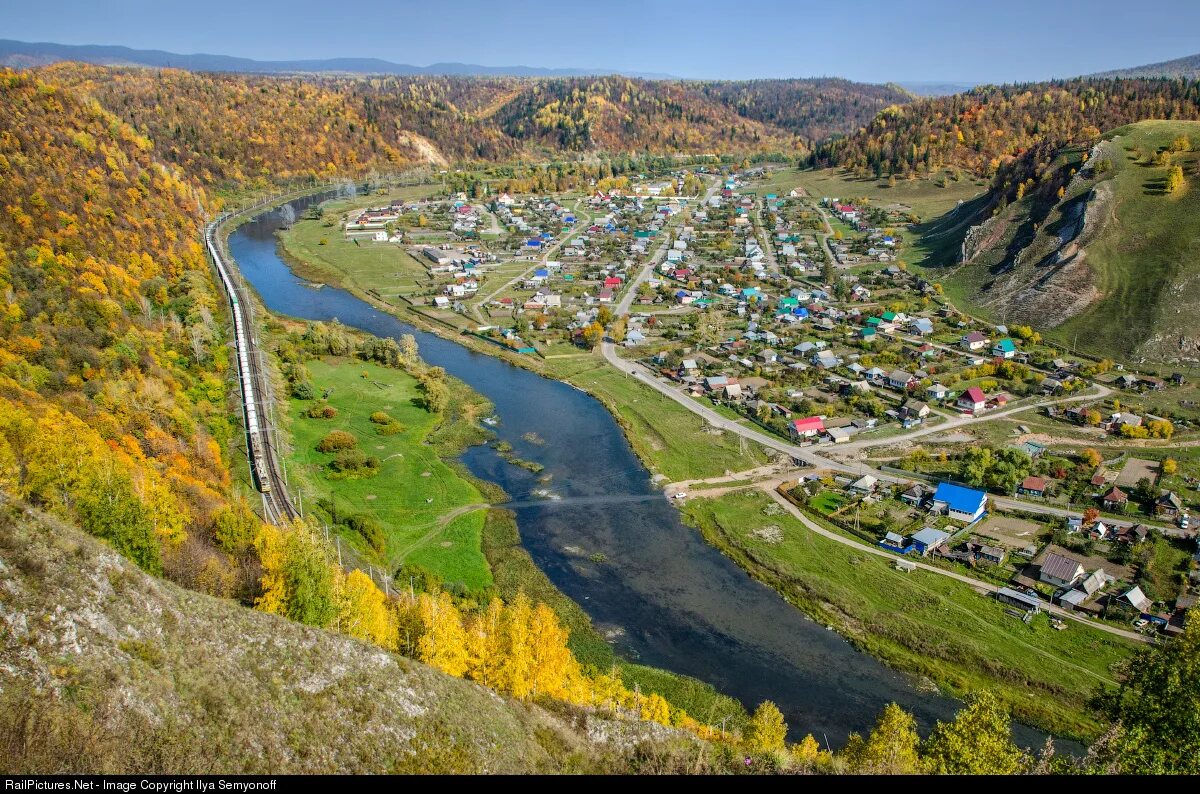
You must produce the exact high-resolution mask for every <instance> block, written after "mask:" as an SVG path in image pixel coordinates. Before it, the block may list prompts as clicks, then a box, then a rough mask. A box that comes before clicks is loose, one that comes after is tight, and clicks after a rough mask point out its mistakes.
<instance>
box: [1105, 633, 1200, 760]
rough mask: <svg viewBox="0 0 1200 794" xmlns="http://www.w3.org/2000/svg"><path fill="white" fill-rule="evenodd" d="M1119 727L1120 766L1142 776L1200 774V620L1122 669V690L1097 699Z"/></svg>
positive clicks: (1143, 651) (1116, 747) (1144, 651)
mask: <svg viewBox="0 0 1200 794" xmlns="http://www.w3.org/2000/svg"><path fill="white" fill-rule="evenodd" d="M1097 702H1098V705H1099V706H1100V708H1101V710H1102V711H1103V713H1104V714H1105V716H1107V717H1108V719H1109V720H1110V721H1112V722H1113V723H1114V724H1115V725H1118V726H1119V727H1118V729H1117V731H1116V738H1115V741H1114V748H1113V749H1114V752H1113V757H1114V759H1115V762H1116V764H1117V768H1118V769H1119V770H1120V771H1121V772H1124V773H1126V774H1137V775H1168V774H1176V775H1196V774H1200V620H1195V619H1190V620H1188V621H1187V624H1186V626H1185V628H1184V631H1183V634H1181V635H1179V636H1177V637H1175V638H1174V639H1172V640H1168V641H1167V642H1165V643H1162V644H1158V645H1153V646H1147V647H1144V648H1142V649H1141V650H1139V651H1138V652H1137V653H1136V654H1135V655H1134V657H1133V658H1132V659H1129V660H1128V661H1127V662H1126V663H1124V664H1123V665H1122V676H1121V684H1120V687H1119V688H1118V689H1117V690H1115V691H1113V692H1108V693H1102V694H1101V695H1100V696H1099V697H1098V698H1097Z"/></svg>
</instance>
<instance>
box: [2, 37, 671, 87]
mask: <svg viewBox="0 0 1200 794" xmlns="http://www.w3.org/2000/svg"><path fill="white" fill-rule="evenodd" d="M60 61H79V62H82V63H91V64H96V65H98V66H147V67H153V68H156V69H186V70H188V71H192V72H236V73H253V74H297V73H314V72H340V73H348V74H388V75H460V76H473V77H585V76H589V75H612V74H625V73H624V72H618V70H616V69H599V68H597V69H550V68H544V67H539V66H483V65H480V64H473V63H434V64H430V65H429V66H414V65H412V64H407V63H394V62H392V61H386V60H383V59H381V58H321V59H307V60H288V61H259V60H255V59H253V58H239V57H235V56H232V55H212V54H208V53H194V54H191V55H183V54H180V53H175V52H167V51H165V50H138V49H133V48H131V47H120V46H113V45H101V44H55V43H53V42H26V41H15V40H12V39H0V66H10V67H14V68H18V69H28V68H33V67H37V66H47V65H49V64H52V63H58V62H60ZM628 75H629V76H630V77H641V78H647V79H670V78H671V76H670V75H666V74H648V73H641V72H629V73H628Z"/></svg>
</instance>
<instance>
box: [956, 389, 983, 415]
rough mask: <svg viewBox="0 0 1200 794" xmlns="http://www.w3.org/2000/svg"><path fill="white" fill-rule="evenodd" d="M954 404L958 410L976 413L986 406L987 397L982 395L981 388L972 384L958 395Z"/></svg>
mask: <svg viewBox="0 0 1200 794" xmlns="http://www.w3.org/2000/svg"><path fill="white" fill-rule="evenodd" d="M956 405H957V406H958V408H959V410H962V411H967V412H969V413H973V414H977V413H979V412H981V411H983V410H984V409H985V408H986V407H987V397H986V396H985V395H984V393H983V389H981V388H979V387H978V386H972V387H971V388H969V389H967V390H966V391H965V392H963V393H962V394H960V395H959V396H958V402H957V403H956Z"/></svg>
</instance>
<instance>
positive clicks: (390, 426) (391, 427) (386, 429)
mask: <svg viewBox="0 0 1200 794" xmlns="http://www.w3.org/2000/svg"><path fill="white" fill-rule="evenodd" d="M407 429H408V428H407V427H405V426H404V425H402V424H400V423H399V422H397V421H395V420H393V421H391V422H388V423H387V424H386V425H383V426H382V427H379V428H376V430H375V432H376V433H378V434H379V435H381V436H394V435H396V434H397V433H403V432H404V431H405V430H407Z"/></svg>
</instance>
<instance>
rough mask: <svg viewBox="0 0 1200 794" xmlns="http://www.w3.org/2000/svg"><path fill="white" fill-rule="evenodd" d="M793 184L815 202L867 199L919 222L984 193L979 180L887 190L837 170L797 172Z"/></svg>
mask: <svg viewBox="0 0 1200 794" xmlns="http://www.w3.org/2000/svg"><path fill="white" fill-rule="evenodd" d="M795 184H796V185H798V186H800V187H803V188H804V189H805V190H807V191H808V194H809V196H811V197H812V198H813V199H815V200H817V201H819V200H820V199H821V198H823V197H825V196H829V197H836V198H839V199H841V200H842V201H847V200H849V199H856V198H868V199H870V200H871V204H873V205H874V206H877V207H887V206H891V205H893V204H899V205H902V206H904V207H907V208H909V209H910V210H911V211H912V212H914V213H915V214H916V215H918V216H919V217H920V219H921V220H922V221H929V220H932V219H934V218H936V217H938V216H940V215H944V214H945V213H947V212H949V211H950V210H952V209H954V207H955V206H957V204H958V202H959V201H967V200H969V199H971V198H974V197H975V196H977V195H979V194H980V193H982V192H983V191H984V189H985V185H984V184H983V182H982V181H981V180H976V179H973V178H971V177H969V176H967V175H964V176H963V178H962V179H961V180H960V181H958V182H954V181H952V180H951V181H947V182H946V187H939V186H938V185H937V183H935V182H933V181H931V180H928V179H900V180H898V181H897V182H896V186H895V187H888V185H887V180H886V179H859V178H857V177H855V176H854V175H853V174H851V173H849V172H847V171H844V170H842V169H840V168H823V169H819V170H803V171H797V172H795Z"/></svg>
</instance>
